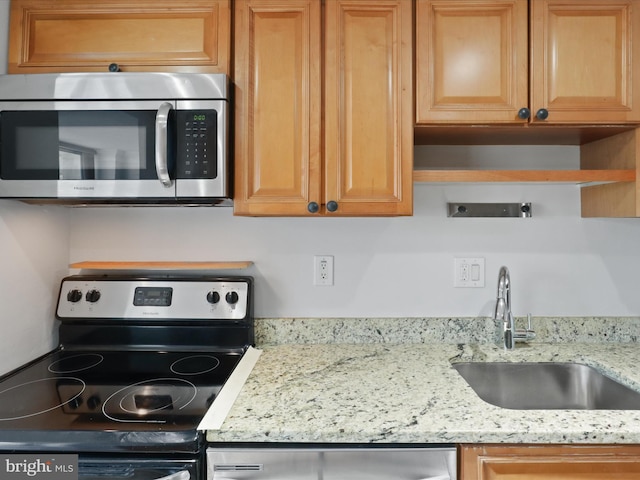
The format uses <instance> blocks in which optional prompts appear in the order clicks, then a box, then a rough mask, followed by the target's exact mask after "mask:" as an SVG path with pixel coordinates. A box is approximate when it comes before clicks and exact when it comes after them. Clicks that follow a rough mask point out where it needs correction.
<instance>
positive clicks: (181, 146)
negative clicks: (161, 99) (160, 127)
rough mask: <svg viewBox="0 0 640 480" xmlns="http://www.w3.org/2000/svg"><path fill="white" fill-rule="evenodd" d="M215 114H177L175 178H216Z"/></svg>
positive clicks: (181, 111)
mask: <svg viewBox="0 0 640 480" xmlns="http://www.w3.org/2000/svg"><path fill="white" fill-rule="evenodd" d="M217 117H218V112H216V111H215V110H177V111H176V126H177V133H178V135H177V144H176V148H177V154H176V160H177V162H176V178H195V179H198V178H205V179H206V178H216V177H217V176H218V172H217V167H216V160H217V159H216V152H217V130H218V128H217V127H218V126H217V123H218V121H217Z"/></svg>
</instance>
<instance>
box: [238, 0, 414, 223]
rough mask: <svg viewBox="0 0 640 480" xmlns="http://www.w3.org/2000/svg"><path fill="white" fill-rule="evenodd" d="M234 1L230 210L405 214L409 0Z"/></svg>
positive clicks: (408, 209)
mask: <svg viewBox="0 0 640 480" xmlns="http://www.w3.org/2000/svg"><path fill="white" fill-rule="evenodd" d="M234 6H235V11H234V16H235V17H234V18H235V28H234V30H235V31H234V48H235V52H234V60H235V74H234V80H235V96H234V100H235V192H234V213H235V214H236V215H283V216H305V215H311V216H324V215H333V216H338V215H345V216H366V215H410V214H411V213H412V209H413V197H412V182H413V180H412V170H413V106H412V105H413V99H412V94H413V92H412V77H413V72H412V52H413V49H412V13H413V12H412V9H413V6H412V2H409V1H406V0H330V1H326V2H320V1H319V0H288V1H282V0H243V1H236V2H235V3H234Z"/></svg>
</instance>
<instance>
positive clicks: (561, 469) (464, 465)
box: [460, 445, 640, 480]
mask: <svg viewBox="0 0 640 480" xmlns="http://www.w3.org/2000/svg"><path fill="white" fill-rule="evenodd" d="M460 454H461V458H460V465H461V475H460V479H461V480H512V479H516V478H517V479H518V480H593V479H607V480H637V479H638V478H640V447H637V446H569V445H567V446H535V445H530V446H519V447H510V446H463V447H462V448H461V449H460Z"/></svg>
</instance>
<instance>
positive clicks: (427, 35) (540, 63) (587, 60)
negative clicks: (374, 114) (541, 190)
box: [416, 0, 640, 125]
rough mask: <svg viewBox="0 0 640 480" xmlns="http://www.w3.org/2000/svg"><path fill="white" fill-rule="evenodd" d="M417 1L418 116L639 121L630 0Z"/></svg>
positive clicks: (423, 119)
mask: <svg viewBox="0 0 640 480" xmlns="http://www.w3.org/2000/svg"><path fill="white" fill-rule="evenodd" d="M416 4H417V6H416V59H417V61H416V63H417V66H416V70H417V80H416V117H417V122H418V123H422V124H429V123H482V122H487V123H528V122H529V123H534V124H535V123H567V124H583V125H584V124H598V123H625V122H637V121H640V35H639V33H638V32H640V11H637V8H636V9H635V10H636V11H634V5H633V4H634V0H615V1H611V0H535V1H530V2H527V0H416ZM636 7H637V5H636ZM528 32H530V33H529V35H527V33H528ZM634 94H635V96H636V97H638V98H635V102H634ZM522 109H527V110H522ZM538 112H540V113H539V114H538ZM527 115H529V116H527ZM545 115H546V116H545Z"/></svg>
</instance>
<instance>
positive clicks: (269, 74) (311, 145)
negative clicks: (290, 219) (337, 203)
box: [234, 0, 321, 215]
mask: <svg viewBox="0 0 640 480" xmlns="http://www.w3.org/2000/svg"><path fill="white" fill-rule="evenodd" d="M320 22H321V18H320V2H319V1H317V0H286V1H285V0H281V1H278V0H243V1H238V2H235V44H234V46H235V84H236V88H235V98H234V101H235V114H236V119H235V192H234V213H235V214H237V215H305V214H308V213H309V212H308V211H307V205H308V204H309V202H311V201H314V202H316V203H318V204H320V202H321V190H320V185H321V177H320V176H321V171H320V170H321V168H320V135H321V133H320V132H321V105H320V103H321V83H320V81H321V79H320V74H321V72H320V66H321V64H320V60H321V56H320V55H321V53H320V52H321V50H320V49H321V38H320Z"/></svg>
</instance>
